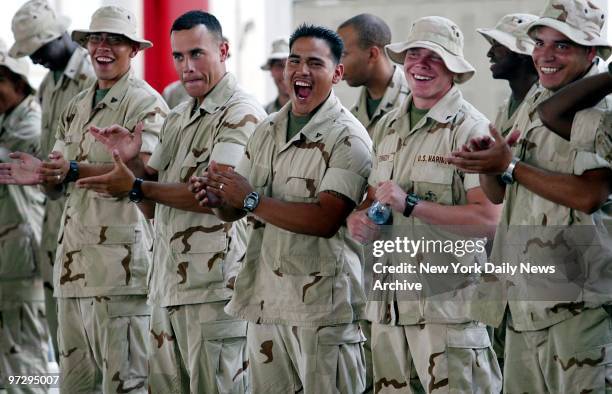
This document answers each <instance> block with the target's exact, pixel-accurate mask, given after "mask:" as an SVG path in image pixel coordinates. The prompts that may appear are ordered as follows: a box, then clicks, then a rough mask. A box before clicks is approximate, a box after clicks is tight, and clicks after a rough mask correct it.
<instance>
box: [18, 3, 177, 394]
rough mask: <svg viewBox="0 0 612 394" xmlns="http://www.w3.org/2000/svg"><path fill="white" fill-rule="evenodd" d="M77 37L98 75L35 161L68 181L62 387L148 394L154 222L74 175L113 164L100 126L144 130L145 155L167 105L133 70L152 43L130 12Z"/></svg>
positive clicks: (59, 275) (60, 259) (59, 288)
mask: <svg viewBox="0 0 612 394" xmlns="http://www.w3.org/2000/svg"><path fill="white" fill-rule="evenodd" d="M72 38H73V39H74V40H75V41H76V42H78V43H80V44H81V45H82V46H84V47H86V48H87V50H88V51H89V54H90V57H91V59H92V63H93V66H94V71H95V73H96V76H97V82H96V83H95V84H94V85H92V86H91V87H89V88H88V89H86V90H85V91H83V92H81V93H80V94H78V95H77V96H76V97H75V98H74V99H73V100H72V101H71V102H70V103H69V104H68V107H67V108H66V110H65V111H64V113H63V114H62V118H61V121H60V125H59V127H58V130H57V134H56V143H55V146H54V148H53V151H54V152H52V154H51V158H50V160H49V161H48V162H44V163H42V164H40V163H39V164H38V165H37V166H36V165H35V166H34V167H35V168H37V169H36V171H37V172H39V173H40V174H41V176H42V178H43V182H44V185H45V187H46V190H47V192H48V193H57V192H58V191H60V190H61V189H62V187H63V186H65V187H67V190H66V193H67V199H66V205H65V207H64V212H63V216H62V222H61V228H60V231H59V234H60V236H59V240H58V242H59V244H58V250H57V255H56V262H55V265H54V275H53V279H54V287H55V296H56V297H57V298H58V321H59V330H58V342H59V353H60V372H61V375H60V388H61V390H62V391H65V392H70V393H78V392H83V393H91V392H98V391H102V392H105V393H109V392H122V391H126V390H127V391H133V392H146V391H147V360H146V355H147V341H146V338H147V333H148V330H149V315H150V307H149V306H148V305H147V304H146V294H147V285H148V283H147V272H148V270H149V265H150V261H151V248H152V236H153V229H152V226H151V224H150V222H148V221H147V219H146V218H145V217H144V216H143V214H142V213H141V212H140V211H139V209H138V208H137V207H136V205H135V204H131V203H130V202H129V201H128V199H127V198H114V197H109V196H105V195H100V194H97V193H95V192H92V191H88V190H84V189H78V188H76V187H75V186H74V185H75V184H74V183H73V181H75V180H77V179H78V178H80V177H83V178H84V177H88V176H94V175H101V174H103V173H106V172H108V171H110V170H111V169H112V167H113V166H112V157H111V155H110V154H109V153H108V152H106V150H105V149H104V146H102V145H101V144H99V143H97V142H96V141H95V139H94V137H93V136H92V131H96V130H98V129H97V128H96V127H109V126H112V125H121V126H123V127H126V128H128V129H135V128H136V127H137V125H138V128H139V130H140V129H144V131H143V132H142V140H143V143H142V147H141V150H140V153H141V155H142V157H143V159H144V160H145V161H146V160H147V158H148V156H149V155H150V154H151V152H153V150H154V148H155V146H156V145H157V142H158V133H159V130H160V127H161V124H162V122H163V118H165V117H166V112H167V110H168V109H167V106H166V104H165V103H164V101H163V99H162V98H161V96H160V95H159V94H158V93H157V92H155V91H154V90H153V89H152V88H151V87H150V86H149V85H148V84H147V83H146V82H144V81H142V80H140V79H137V78H135V77H134V76H133V75H132V73H131V72H130V64H131V59H132V58H133V57H134V56H136V54H137V53H138V51H139V50H142V49H145V48H148V47H150V46H151V45H152V44H151V43H150V42H149V41H146V40H143V39H140V38H138V37H137V36H136V20H135V18H134V16H133V15H132V14H131V13H130V12H129V11H127V10H125V9H123V8H121V7H116V6H107V7H102V8H100V9H98V10H97V11H96V12H95V13H94V14H93V16H92V20H91V24H90V28H89V29H88V30H75V31H73V33H72ZM119 148H122V147H119ZM20 159H21V163H20V164H17V165H15V166H14V167H13V168H12V170H13V171H14V177H15V178H17V180H19V178H20V177H19V174H20V172H21V173H23V172H25V170H26V169H27V168H31V167H32V163H31V162H32V161H33V159H32V158H31V157H28V156H26V155H20ZM68 161H70V162H68ZM28 163H29V164H28Z"/></svg>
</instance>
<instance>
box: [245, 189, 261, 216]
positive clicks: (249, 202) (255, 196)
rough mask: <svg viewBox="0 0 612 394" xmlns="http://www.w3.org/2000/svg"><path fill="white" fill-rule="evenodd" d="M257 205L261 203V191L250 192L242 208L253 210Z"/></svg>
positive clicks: (248, 210)
mask: <svg viewBox="0 0 612 394" xmlns="http://www.w3.org/2000/svg"><path fill="white" fill-rule="evenodd" d="M257 205H259V193H257V192H250V193H249V194H247V196H246V197H245V198H244V203H243V205H242V209H244V210H245V211H247V212H253V211H254V210H255V208H257Z"/></svg>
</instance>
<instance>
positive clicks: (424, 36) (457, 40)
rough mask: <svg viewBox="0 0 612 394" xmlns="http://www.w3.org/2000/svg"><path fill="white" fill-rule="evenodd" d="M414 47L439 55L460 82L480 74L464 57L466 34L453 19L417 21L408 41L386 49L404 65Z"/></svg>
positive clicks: (430, 17) (429, 18) (395, 59)
mask: <svg viewBox="0 0 612 394" xmlns="http://www.w3.org/2000/svg"><path fill="white" fill-rule="evenodd" d="M410 48H425V49H429V50H431V51H433V52H435V53H437V54H438V55H439V56H440V57H441V58H442V60H443V61H444V64H445V65H446V68H448V69H449V70H450V71H451V72H453V73H455V74H456V75H455V78H454V80H455V82H457V83H463V82H465V81H467V80H469V79H470V78H472V76H473V75H474V74H475V73H476V70H475V69H474V67H473V66H472V65H471V64H470V63H468V62H467V60H465V59H464V58H463V33H461V30H459V27H458V26H457V25H456V24H455V23H454V22H453V21H451V20H449V19H446V18H443V17H441V16H426V17H424V18H420V19H417V20H416V21H415V22H414V23H413V24H412V28H411V29H410V33H409V34H408V39H407V40H406V41H404V42H397V43H393V44H389V45H387V46H385V50H386V51H387V55H388V56H389V58H390V59H391V60H392V61H394V62H395V63H398V64H404V58H405V57H406V51H407V50H408V49H410Z"/></svg>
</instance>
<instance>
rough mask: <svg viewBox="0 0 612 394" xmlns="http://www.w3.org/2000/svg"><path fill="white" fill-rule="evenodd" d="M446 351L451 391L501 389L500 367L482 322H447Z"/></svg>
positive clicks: (490, 390) (497, 390) (489, 391)
mask: <svg viewBox="0 0 612 394" xmlns="http://www.w3.org/2000/svg"><path fill="white" fill-rule="evenodd" d="M447 352H448V360H447V363H448V387H449V391H450V392H451V393H482V394H490V393H499V392H501V389H502V380H501V371H500V369H499V365H498V364H497V358H496V356H495V352H493V348H492V347H491V340H490V338H489V335H488V333H487V330H486V328H485V326H484V325H480V324H477V323H466V324H449V326H448V329H447Z"/></svg>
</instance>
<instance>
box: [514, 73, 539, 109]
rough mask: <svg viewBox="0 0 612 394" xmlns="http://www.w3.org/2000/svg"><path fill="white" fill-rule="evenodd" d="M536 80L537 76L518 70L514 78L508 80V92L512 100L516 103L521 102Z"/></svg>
mask: <svg viewBox="0 0 612 394" xmlns="http://www.w3.org/2000/svg"><path fill="white" fill-rule="evenodd" d="M537 80H538V74H532V73H529V72H527V71H526V70H524V69H520V71H519V72H518V73H517V75H516V76H514V77H513V78H511V79H508V84H509V85H510V90H512V98H513V99H514V100H517V101H523V99H524V98H525V96H526V95H527V92H529V89H531V87H532V86H533V84H534V83H536V82H537Z"/></svg>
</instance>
